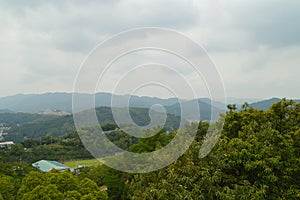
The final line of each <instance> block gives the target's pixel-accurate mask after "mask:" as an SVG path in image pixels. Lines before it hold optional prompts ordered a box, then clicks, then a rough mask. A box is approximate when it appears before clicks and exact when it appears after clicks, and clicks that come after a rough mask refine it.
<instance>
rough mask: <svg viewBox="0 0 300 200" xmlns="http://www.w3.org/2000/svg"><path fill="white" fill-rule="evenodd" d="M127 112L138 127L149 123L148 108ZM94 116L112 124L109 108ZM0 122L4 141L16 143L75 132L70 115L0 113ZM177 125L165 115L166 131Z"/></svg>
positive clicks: (133, 109)
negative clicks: (3, 132)
mask: <svg viewBox="0 0 300 200" xmlns="http://www.w3.org/2000/svg"><path fill="white" fill-rule="evenodd" d="M118 109H121V108H118ZM118 109H117V110H118ZM129 111H130V115H131V117H132V119H133V121H134V122H135V123H137V124H138V125H140V126H144V125H147V124H149V123H150V117H149V115H148V112H149V109H148V108H134V107H131V108H130V110H129ZM86 113H88V111H83V112H81V113H80V114H81V115H85V114H86ZM96 115H97V117H98V121H99V122H100V123H101V124H102V125H104V124H107V123H113V122H114V117H113V114H112V110H111V108H109V107H99V108H96ZM157 115H159V116H160V115H162V114H161V113H158V112H157ZM0 122H1V123H3V124H5V125H6V126H9V127H10V129H9V131H8V133H9V134H8V135H5V136H4V140H6V141H9V140H12V141H14V142H17V143H20V142H22V141H24V140H26V139H41V138H42V137H44V136H49V137H60V136H63V135H65V134H66V133H69V132H73V131H75V130H76V129H75V126H74V120H73V116H72V115H66V116H53V115H41V114H30V113H0ZM179 124H180V117H178V116H175V115H173V114H167V119H166V123H165V126H164V128H166V129H167V130H173V129H177V128H178V127H179Z"/></svg>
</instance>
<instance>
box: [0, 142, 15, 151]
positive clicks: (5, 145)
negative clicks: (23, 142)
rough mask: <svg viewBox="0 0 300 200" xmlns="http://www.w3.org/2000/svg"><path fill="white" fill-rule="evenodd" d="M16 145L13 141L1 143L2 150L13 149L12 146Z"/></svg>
mask: <svg viewBox="0 0 300 200" xmlns="http://www.w3.org/2000/svg"><path fill="white" fill-rule="evenodd" d="M14 144H15V143H14V142H13V141H7V142H0V148H5V147H7V148H9V149H10V148H11V146H12V145H14Z"/></svg>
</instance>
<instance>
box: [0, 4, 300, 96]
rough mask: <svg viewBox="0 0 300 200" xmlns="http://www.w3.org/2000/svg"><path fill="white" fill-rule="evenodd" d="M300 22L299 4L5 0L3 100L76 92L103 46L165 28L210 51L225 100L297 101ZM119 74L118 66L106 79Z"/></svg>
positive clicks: (0, 35) (1, 13)
mask: <svg viewBox="0 0 300 200" xmlns="http://www.w3.org/2000/svg"><path fill="white" fill-rule="evenodd" d="M299 20H300V1H299V0H251V1H250V0H249V1H243V0H229V1H222V0H194V1H192V0H163V1H162V0H151V1H149V0H148V1H143V0H120V1H118V0H102V1H98V0H87V1H79V0H72V1H71V0H70V1H61V0H55V1H48V0H47V1H46V0H45V1H43V0H32V1H25V0H24V1H17V0H15V1H12V0H0V60H1V63H0V66H1V68H0V69H1V73H0V96H1V97H3V96H8V95H14V94H17V93H44V92H56V91H60V92H63V91H65V92H71V91H72V90H73V84H74V80H75V77H76V74H77V72H78V70H79V67H80V65H81V63H82V62H83V61H84V59H85V58H86V57H87V55H88V54H89V52H90V51H91V50H92V49H94V48H95V47H96V46H97V45H98V44H99V43H100V42H102V41H104V40H105V39H107V38H109V37H111V36H112V35H115V34H118V33H119V32H122V31H126V30H129V29H133V28H138V27H162V28H169V29H174V30H176V31H179V32H181V33H183V34H185V35H186V36H188V37H189V38H191V39H192V40H194V41H196V42H198V43H199V44H200V45H202V46H203V47H204V48H205V49H206V51H207V53H208V55H209V56H210V58H211V59H212V61H213V62H214V63H215V65H216V66H217V68H218V70H219V72H220V74H221V76H222V78H223V81H224V86H225V89H226V94H227V96H233V97H255V98H269V97H288V98H300V95H299V86H300V78H299V77H298V76H299V75H300V23H299ZM149 55H151V56H150V57H151V58H157V57H156V55H155V53H154V54H151V53H150V54H148V55H147V54H145V52H144V54H137V55H135V57H134V58H133V57H132V59H129V58H127V59H126V61H124V66H125V65H131V64H132V65H136V63H133V62H132V61H133V60H135V61H136V60H137V58H139V57H143V56H144V57H147V56H148V57H147V59H146V60H147V61H149ZM158 57H159V58H160V60H159V61H161V62H163V63H164V64H165V62H167V61H169V60H168V58H167V57H164V56H162V55H159V56H158ZM163 59H165V60H163ZM150 60H151V59H150ZM156 61H157V60H156ZM131 62H132V63H131ZM149 62H150V61H149ZM170 62H171V63H170V65H176V64H174V63H172V62H174V60H173V61H171V60H170ZM120 63H122V62H120ZM179 63H180V61H178V63H177V65H178V66H180V64H179ZM182 67H184V66H182ZM125 69H128V68H125ZM122 70H123V71H124V69H122V65H121V64H119V65H118V66H116V68H115V69H114V70H111V73H110V74H109V75H107V77H106V78H107V79H108V80H113V77H114V75H115V74H118V73H119V74H120V72H122ZM125 71H126V70H125ZM154 71H155V70H153V73H154V74H152V75H153V76H155V72H154ZM114 73H115V74H114ZM157 73H159V72H157ZM167 74H168V80H170V81H172V73H169V72H168V73H167ZM183 75H184V76H187V77H188V78H189V79H193V74H192V73H186V74H183ZM147 76H149V74H147ZM166 76H167V75H166ZM175 82H176V81H175ZM105 84H106V85H111V84H110V82H106V83H104V85H103V87H99V88H103V90H102V91H110V89H109V88H105ZM200 85H201V84H200ZM178 87H180V85H179V86H178ZM199 87H201V86H199ZM124 92H125V90H124ZM119 93H122V90H120V91H119ZM137 94H140V95H143V94H145V95H151V89H148V90H145V91H144V93H143V91H140V93H137ZM166 94H167V93H166ZM153 95H156V94H153ZM203 95H204V96H205V92H204V93H203ZM157 96H160V97H167V96H168V95H166V96H164V95H163V92H162V93H159V92H158V93H157ZM182 97H183V98H185V96H182ZM187 98H188V96H187Z"/></svg>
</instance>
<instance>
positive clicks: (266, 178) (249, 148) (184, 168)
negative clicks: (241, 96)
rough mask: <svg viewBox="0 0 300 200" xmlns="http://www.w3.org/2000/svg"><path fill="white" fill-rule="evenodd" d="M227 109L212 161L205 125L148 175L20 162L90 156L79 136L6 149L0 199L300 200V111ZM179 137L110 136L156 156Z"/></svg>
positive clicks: (284, 105)
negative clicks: (40, 152)
mask: <svg viewBox="0 0 300 200" xmlns="http://www.w3.org/2000/svg"><path fill="white" fill-rule="evenodd" d="M228 109H229V110H228V112H227V114H226V115H224V116H223V117H224V118H225V124H224V127H223V131H222V134H221V138H220V139H219V141H218V143H217V144H216V146H215V147H214V149H213V151H212V152H211V153H210V154H209V155H208V156H207V157H205V158H202V159H200V158H199V150H200V147H201V145H202V143H203V141H204V140H205V139H207V138H206V136H205V135H206V132H207V129H208V127H209V124H208V123H207V122H200V123H199V126H198V131H197V136H196V138H195V140H194V142H193V143H192V145H191V147H190V148H189V150H188V151H187V152H186V153H185V154H184V155H183V156H182V157H180V158H179V159H178V160H177V161H175V162H174V163H173V164H171V165H169V166H167V167H165V168H163V169H161V170H158V171H155V172H151V173H146V174H130V173H123V172H120V171H116V170H114V169H111V168H108V167H106V166H104V165H95V166H89V167H85V168H82V169H81V171H80V174H71V173H69V172H64V173H58V172H50V173H44V174H43V173H40V172H37V171H36V169H34V168H32V167H30V164H31V163H30V162H28V163H24V162H23V163H20V162H19V158H20V155H23V154H22V149H24V147H25V146H26V148H27V149H32V150H33V149H34V148H41V149H42V148H43V147H44V148H46V147H47V148H48V147H53V151H48V152H47V155H46V154H45V155H44V156H46V157H44V159H45V158H48V157H51V156H53V158H55V155H56V154H55V151H54V149H56V150H58V149H59V148H58V146H52V145H54V144H55V145H60V148H61V147H63V148H66V147H68V148H71V146H72V145H75V146H76V145H78V146H77V149H80V148H82V149H84V148H83V147H82V146H80V145H81V144H80V140H79V138H76V137H75V135H76V134H75V133H70V134H69V135H67V136H64V137H60V138H56V139H55V140H52V143H51V140H50V141H49V140H46V139H47V138H45V140H44V141H43V142H44V144H43V142H42V145H41V143H39V140H29V141H28V140H27V141H24V142H23V143H22V144H19V145H16V146H14V147H13V148H12V149H10V150H9V149H2V150H1V151H0V155H1V157H0V185H1V187H0V194H1V195H0V199H1V198H2V199H41V198H44V199H107V198H108V199H299V198H300V104H299V103H295V102H293V101H288V100H285V99H283V100H282V101H279V102H277V103H275V104H273V105H272V107H271V108H270V109H269V110H257V109H254V108H252V107H251V106H249V105H248V104H244V105H243V107H242V110H240V111H238V110H237V108H236V106H234V105H229V106H228ZM110 126H111V125H107V127H110ZM112 127H113V126H112ZM113 128H115V127H113ZM109 129H110V128H108V130H109ZM176 133H177V131H172V132H171V133H169V134H167V133H166V132H165V131H164V130H162V131H161V132H159V134H157V135H155V136H153V137H151V138H149V139H139V140H137V141H135V142H133V143H127V142H125V141H127V140H126V139H125V138H126V137H125V135H124V133H122V132H121V131H119V130H118V129H116V130H114V131H109V132H108V133H107V135H108V136H110V138H111V139H113V140H114V141H113V142H115V143H119V145H120V146H123V147H125V149H128V150H129V151H132V152H151V151H155V150H157V149H159V148H161V147H163V146H164V145H166V144H168V143H169V142H170V140H172V137H174V135H176ZM48 139H49V138H48ZM127 139H128V138H127ZM78 142H79V143H78ZM71 144H72V145H71ZM20 145H23V146H20ZM79 147H80V148H79ZM75 149H76V148H74V149H73V150H69V151H71V152H72V151H73V153H72V154H69V155H68V154H67V152H65V153H66V154H65V157H66V155H68V156H70V157H71V156H73V157H74V158H72V159H73V160H75V157H79V154H77V153H75V152H76V151H75ZM35 150H36V149H35ZM80 151H81V150H80ZM24 155H25V154H24ZM76 155H77V156H76ZM87 157H88V156H87ZM13 158H14V159H13ZM36 158H38V156H37V157H36ZM10 159H12V160H10ZM72 159H71V160H72ZM16 161H18V162H16ZM101 186H106V187H107V189H108V190H107V191H102V190H101V189H100V188H102V189H103V188H105V187H101Z"/></svg>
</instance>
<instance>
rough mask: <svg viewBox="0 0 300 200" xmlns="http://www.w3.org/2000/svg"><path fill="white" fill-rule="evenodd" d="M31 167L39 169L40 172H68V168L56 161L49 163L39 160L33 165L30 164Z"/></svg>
mask: <svg viewBox="0 0 300 200" xmlns="http://www.w3.org/2000/svg"><path fill="white" fill-rule="evenodd" d="M32 166H33V167H35V168H37V169H39V170H40V171H42V172H49V171H51V170H52V169H55V170H58V171H66V170H69V169H70V167H68V166H66V165H64V164H61V163H59V162H56V161H51V160H40V161H37V162H35V163H32Z"/></svg>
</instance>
